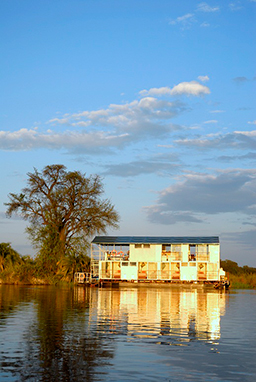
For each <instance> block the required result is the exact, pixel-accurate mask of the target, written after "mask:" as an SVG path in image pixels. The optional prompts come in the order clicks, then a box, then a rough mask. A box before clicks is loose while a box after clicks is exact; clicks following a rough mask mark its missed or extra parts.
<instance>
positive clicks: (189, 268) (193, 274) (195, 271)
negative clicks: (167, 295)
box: [97, 261, 220, 282]
mask: <svg viewBox="0 0 256 382" xmlns="http://www.w3.org/2000/svg"><path fill="white" fill-rule="evenodd" d="M97 276H98V277H99V279H101V280H116V281H118V280H119V281H145V282H147V281H149V282H150V281H156V282H157V281H218V280H220V274H219V267H218V264H217V263H209V262H197V261H190V262H181V261H179V262H177V261H176V262H129V261H99V262H98V270H97Z"/></svg>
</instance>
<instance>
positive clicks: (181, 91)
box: [139, 76, 210, 97]
mask: <svg viewBox="0 0 256 382" xmlns="http://www.w3.org/2000/svg"><path fill="white" fill-rule="evenodd" d="M198 78H199V79H200V80H201V81H208V80H209V77H208V76H200V77H198ZM139 94H140V95H141V96H165V95H170V96H174V95H187V96H191V95H192V96H196V97H198V96H201V95H202V94H210V89H209V88H208V87H207V86H205V85H202V84H200V83H199V82H198V81H190V82H180V83H179V84H178V85H175V86H174V87H173V88H169V87H168V86H166V87H161V88H151V89H149V90H142V91H140V92H139Z"/></svg>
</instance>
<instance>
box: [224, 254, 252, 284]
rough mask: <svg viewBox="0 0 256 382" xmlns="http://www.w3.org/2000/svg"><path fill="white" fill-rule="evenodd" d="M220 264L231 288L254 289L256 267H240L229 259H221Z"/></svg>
mask: <svg viewBox="0 0 256 382" xmlns="http://www.w3.org/2000/svg"><path fill="white" fill-rule="evenodd" d="M220 266H221V267H222V268H223V269H224V271H225V272H226V274H227V276H228V278H229V280H230V283H231V287H232V288H234V289H256V268H253V267H248V266H247V265H244V266H243V267H240V266H239V265H238V264H237V263H236V262H235V261H231V260H221V262H220Z"/></svg>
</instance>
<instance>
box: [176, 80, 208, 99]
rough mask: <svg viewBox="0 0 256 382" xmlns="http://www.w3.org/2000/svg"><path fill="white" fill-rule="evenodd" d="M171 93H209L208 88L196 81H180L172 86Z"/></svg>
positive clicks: (197, 94)
mask: <svg viewBox="0 0 256 382" xmlns="http://www.w3.org/2000/svg"><path fill="white" fill-rule="evenodd" d="M171 94H172V95H193V96H200V95H203V94H210V89H209V88H208V87H207V86H204V85H202V84H200V83H199V82H197V81H190V82H181V83H180V84H178V85H176V86H174V87H173V88H172V90H171Z"/></svg>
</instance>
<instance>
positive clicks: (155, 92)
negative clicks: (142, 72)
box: [139, 86, 171, 96]
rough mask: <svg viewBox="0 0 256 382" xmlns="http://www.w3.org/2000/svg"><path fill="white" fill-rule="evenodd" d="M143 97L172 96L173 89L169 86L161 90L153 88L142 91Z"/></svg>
mask: <svg viewBox="0 0 256 382" xmlns="http://www.w3.org/2000/svg"><path fill="white" fill-rule="evenodd" d="M139 94H140V95H141V96H147V95H152V96H164V95H171V89H170V88H169V87H168V86H165V87H161V88H151V89H149V90H141V91H140V92H139Z"/></svg>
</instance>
